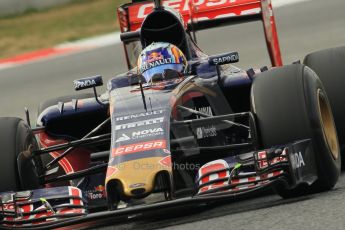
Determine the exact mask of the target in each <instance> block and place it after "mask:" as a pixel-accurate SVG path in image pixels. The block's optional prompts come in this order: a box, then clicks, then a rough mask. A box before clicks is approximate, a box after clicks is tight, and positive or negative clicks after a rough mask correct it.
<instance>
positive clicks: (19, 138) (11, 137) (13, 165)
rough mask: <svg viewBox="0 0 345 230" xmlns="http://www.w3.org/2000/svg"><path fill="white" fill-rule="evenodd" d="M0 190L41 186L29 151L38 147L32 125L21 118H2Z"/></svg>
mask: <svg viewBox="0 0 345 230" xmlns="http://www.w3.org/2000/svg"><path fill="white" fill-rule="evenodd" d="M0 146H1V154H0V162H1V167H0V192H4V191H18V190H27V189H35V188H38V187H39V183H38V176H37V172H36V168H35V165H36V164H38V163H40V162H37V160H38V159H32V158H31V157H30V154H29V153H28V152H27V154H25V155H20V153H21V152H23V151H29V150H31V151H33V150H36V149H37V148H38V144H37V141H36V139H35V137H34V134H33V132H32V130H31V129H30V127H29V126H28V125H27V124H26V122H24V121H23V120H22V119H20V118H14V117H2V118H0Z"/></svg>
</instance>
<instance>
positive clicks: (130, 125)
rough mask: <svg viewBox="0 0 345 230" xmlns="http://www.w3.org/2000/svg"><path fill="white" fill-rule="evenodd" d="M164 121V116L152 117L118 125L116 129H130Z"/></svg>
mask: <svg viewBox="0 0 345 230" xmlns="http://www.w3.org/2000/svg"><path fill="white" fill-rule="evenodd" d="M163 121H164V117H158V118H152V119H148V120H144V121H137V122H132V123H126V124H121V125H116V126H115V130H122V129H130V128H136V127H140V126H146V125H153V124H158V123H162V122H163Z"/></svg>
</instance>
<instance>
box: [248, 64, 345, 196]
mask: <svg viewBox="0 0 345 230" xmlns="http://www.w3.org/2000/svg"><path fill="white" fill-rule="evenodd" d="M251 106H252V111H253V113H254V114H255V116H256V120H257V126H258V134H259V137H260V142H261V145H262V146H260V147H262V148H270V147H272V146H275V145H283V144H287V143H291V142H293V141H297V140H302V139H311V141H312V145H313V150H314V153H315V155H316V163H317V171H318V179H317V181H316V182H315V183H314V184H313V185H312V186H311V187H308V188H305V187H304V186H303V187H304V188H303V189H301V188H296V189H295V190H294V191H292V190H289V191H286V190H285V191H284V189H280V191H278V192H280V195H282V196H283V197H287V196H289V194H291V195H297V194H298V195H301V194H305V193H310V192H318V191H325V190H329V189H331V188H333V186H334V185H335V184H336V182H337V180H338V178H339V174H340V164H341V163H340V162H341V157H340V154H339V144H338V139H337V134H336V130H335V127H334V121H333V116H332V112H331V109H330V106H329V102H328V99H327V95H326V93H325V90H324V88H323V86H322V83H321V81H320V80H319V78H318V76H317V75H316V74H315V73H314V72H313V71H312V70H311V69H310V68H308V67H306V66H304V65H301V64H294V65H289V66H284V67H280V68H276V69H273V70H270V71H266V72H263V73H261V74H258V75H257V76H256V78H255V80H254V82H253V86H252V91H251ZM320 110H322V111H320Z"/></svg>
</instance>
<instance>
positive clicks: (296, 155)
mask: <svg viewBox="0 0 345 230" xmlns="http://www.w3.org/2000/svg"><path fill="white" fill-rule="evenodd" d="M292 156H293V157H292V158H293V160H294V163H295V165H296V168H301V167H302V166H305V162H304V159H303V156H302V153H301V152H298V153H294V154H293V155H292Z"/></svg>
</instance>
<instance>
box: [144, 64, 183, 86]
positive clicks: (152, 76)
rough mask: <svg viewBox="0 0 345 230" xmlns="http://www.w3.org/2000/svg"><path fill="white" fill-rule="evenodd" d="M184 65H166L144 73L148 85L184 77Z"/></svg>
mask: <svg viewBox="0 0 345 230" xmlns="http://www.w3.org/2000/svg"><path fill="white" fill-rule="evenodd" d="M183 69H184V66H183V64H166V65H160V66H156V67H154V68H151V69H148V70H146V71H145V72H143V73H142V75H143V76H144V78H145V80H146V82H147V83H149V82H157V81H165V80H172V79H175V78H179V77H180V76H181V75H182V72H183Z"/></svg>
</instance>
